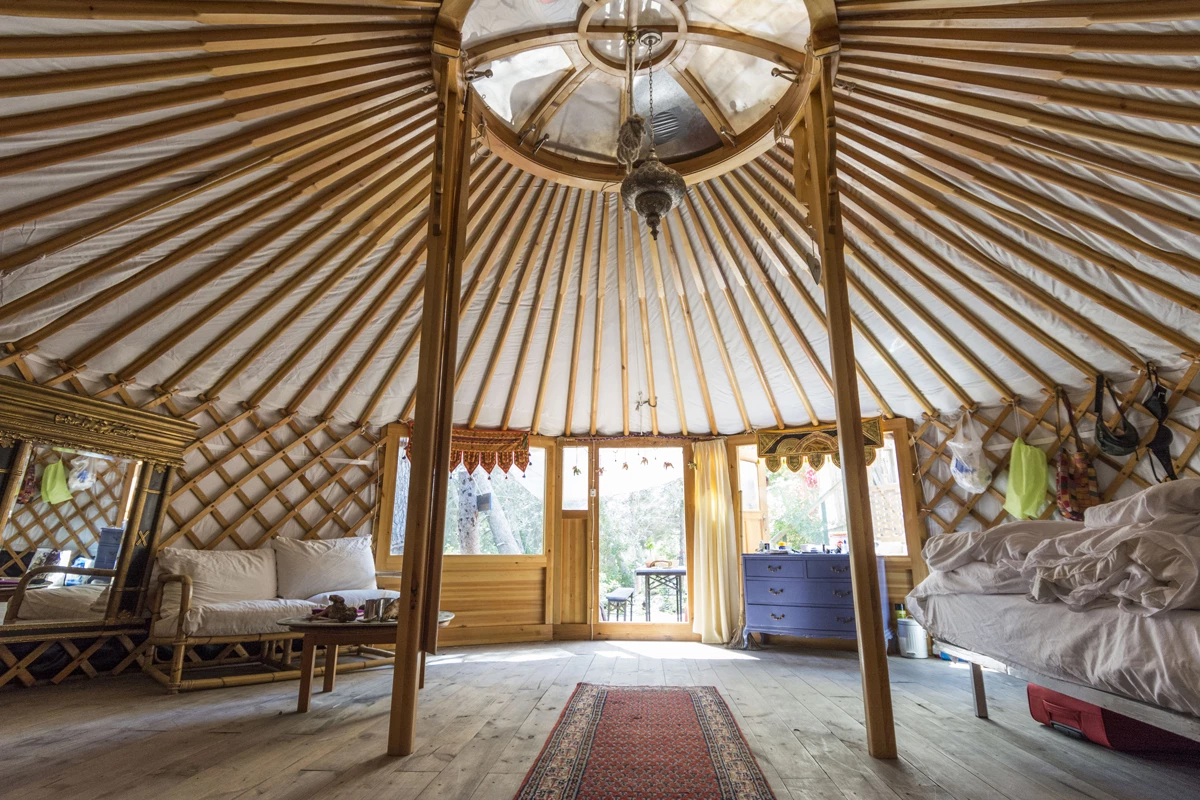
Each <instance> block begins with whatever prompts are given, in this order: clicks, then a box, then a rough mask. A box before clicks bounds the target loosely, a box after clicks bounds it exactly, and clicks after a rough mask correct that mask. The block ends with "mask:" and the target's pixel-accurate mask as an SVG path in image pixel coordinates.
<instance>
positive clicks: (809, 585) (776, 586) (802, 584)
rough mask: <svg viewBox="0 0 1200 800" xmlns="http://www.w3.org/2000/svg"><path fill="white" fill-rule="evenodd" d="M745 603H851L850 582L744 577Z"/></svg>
mask: <svg viewBox="0 0 1200 800" xmlns="http://www.w3.org/2000/svg"><path fill="white" fill-rule="evenodd" d="M746 602H747V603H749V604H751V605H767V606H839V607H848V606H851V605H853V604H854V598H853V596H852V594H851V591H850V581H848V580H847V581H818V580H799V579H796V578H747V579H746Z"/></svg>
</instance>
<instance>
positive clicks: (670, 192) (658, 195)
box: [618, 30, 687, 239]
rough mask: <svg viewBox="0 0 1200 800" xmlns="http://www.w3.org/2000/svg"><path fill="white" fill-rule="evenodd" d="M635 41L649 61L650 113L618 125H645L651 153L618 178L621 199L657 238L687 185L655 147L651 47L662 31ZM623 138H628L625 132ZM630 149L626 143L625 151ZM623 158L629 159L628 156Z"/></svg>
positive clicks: (630, 63) (630, 70)
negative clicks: (644, 48)
mask: <svg viewBox="0 0 1200 800" xmlns="http://www.w3.org/2000/svg"><path fill="white" fill-rule="evenodd" d="M632 39H633V37H632V36H631V37H629V39H627V51H626V61H625V63H626V67H627V75H626V86H627V95H628V96H629V98H630V103H631V104H632V98H633V74H634V72H635V71H636V70H635V68H634V64H633V57H632V49H633V41H632ZM636 40H637V42H638V43H639V44H642V45H644V46H645V47H646V58H647V59H649V60H650V62H651V67H650V70H649V98H650V115H649V116H648V117H647V118H646V120H645V122H644V123H643V122H642V119H641V118H640V117H633V116H630V117H629V118H628V119H627V120H626V123H625V124H624V125H622V126H621V132H622V134H626V133H627V129H628V130H630V131H631V130H632V129H633V126H631V125H630V124H629V123H631V122H634V121H636V122H637V125H638V126H639V127H640V126H641V125H642V124H645V125H646V126H647V127H648V129H649V130H648V134H649V137H650V152H649V153H648V154H647V157H646V160H645V161H643V162H642V163H641V164H640V165H639V166H638V167H636V168H635V169H633V170H632V171H631V172H630V173H629V174H628V175H626V176H625V180H623V181H621V200H622V201H624V203H625V208H627V209H629V210H631V211H636V212H637V213H638V215H639V216H641V218H642V219H644V220H645V221H646V225H647V226H648V227H649V228H650V236H651V237H652V238H654V239H658V228H659V224H660V223H661V221H662V218H663V217H665V216H666V215H667V214H668V213H670V211H671V210H672V209H674V208H677V207H678V206H680V205H681V204H682V203H683V198H684V195H685V193H686V192H687V185H686V184H684V182H683V176H682V175H680V174H679V173H678V172H676V171H675V170H673V169H671V168H670V167H668V166H667V165H666V164H664V163H662V162H661V161H659V160H658V154H657V153H656V152H655V150H654V67H653V56H654V48H655V47H656V46H657V45H658V43H659V42H661V41H662V34H660V33H659V32H658V31H654V30H646V31H641V32H639V33H637V34H636ZM630 111H632V109H630ZM625 138H629V137H628V135H626V136H625ZM629 149H630V148H629V146H628V144H627V143H626V145H625V150H626V151H627V150H629ZM621 155H622V154H621V153H619V154H618V158H621ZM625 157H626V158H628V156H627V155H626V156H625ZM630 161H632V159H630ZM627 168H628V167H627Z"/></svg>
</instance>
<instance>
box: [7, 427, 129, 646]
mask: <svg viewBox="0 0 1200 800" xmlns="http://www.w3.org/2000/svg"><path fill="white" fill-rule="evenodd" d="M10 449H11V450H12V451H13V452H11V453H8V452H3V451H0V463H3V462H5V461H10V460H15V459H16V458H17V456H18V453H17V452H15V451H16V450H18V449H20V450H21V451H22V452H21V455H24V459H23V463H18V464H14V468H15V469H20V470H22V471H23V474H22V478H21V485H20V487H19V489H18V491H17V496H16V498H15V499H14V501H13V508H12V511H11V513H10V514H9V517H8V521H7V523H6V524H5V526H4V530H3V534H2V536H0V619H2V620H3V622H2V623H0V624H3V625H4V626H6V627H8V628H11V627H13V626H19V625H24V626H28V625H38V626H40V625H44V624H46V623H60V622H100V621H103V619H104V618H105V614H106V612H107V609H108V600H109V596H110V594H111V592H110V587H111V585H112V582H113V577H114V576H115V570H116V568H117V564H118V563H119V561H120V556H121V553H122V549H123V543H124V540H125V530H126V525H127V523H128V521H129V516H130V513H131V512H132V510H133V509H132V506H133V499H134V496H135V489H136V486H137V479H138V475H139V473H140V470H141V467H142V462H141V461H140V460H135V459H130V458H120V457H117V456H107V455H103V454H100V453H95V452H89V451H86V450H76V449H73V448H66V447H55V446H51V445H44V444H31V445H29V446H27V447H24V448H22V447H20V446H18V447H14V448H10ZM25 451H28V453H27V454H25ZM14 472H15V470H14ZM58 568H69V571H68V570H65V569H58ZM31 572H32V573H34V574H32V575H31V576H30V579H29V580H28V582H27V583H26V584H25V586H24V589H23V590H22V589H21V586H20V579H21V578H22V577H24V576H25V575H26V574H27V573H31Z"/></svg>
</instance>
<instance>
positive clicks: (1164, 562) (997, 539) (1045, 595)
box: [922, 479, 1200, 616]
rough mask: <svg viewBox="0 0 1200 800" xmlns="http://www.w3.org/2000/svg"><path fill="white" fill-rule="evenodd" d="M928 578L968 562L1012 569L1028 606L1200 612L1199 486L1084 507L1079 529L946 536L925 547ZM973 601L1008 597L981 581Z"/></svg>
mask: <svg viewBox="0 0 1200 800" xmlns="http://www.w3.org/2000/svg"><path fill="white" fill-rule="evenodd" d="M922 554H923V556H924V558H925V562H926V563H927V564H928V565H929V568H930V569H931V570H933V571H934V572H935V573H942V572H951V571H959V570H961V569H962V568H964V567H966V566H968V565H972V564H988V565H992V566H995V567H998V568H1002V569H1003V571H1004V572H1003V574H1001V575H1000V576H999V577H1000V580H1001V583H1002V584H1003V586H1004V587H1007V585H1008V582H1009V581H1010V579H1011V578H1012V576H1013V575H1015V574H1016V572H1017V571H1019V573H1020V575H1021V577H1022V578H1024V580H1025V582H1026V588H1027V591H1028V596H1029V599H1030V600H1033V601H1034V602H1037V603H1054V602H1061V603H1065V604H1066V605H1067V606H1070V607H1071V608H1073V609H1076V610H1079V611H1085V610H1089V609H1094V608H1098V607H1101V606H1107V605H1112V604H1118V605H1119V606H1120V608H1121V609H1122V610H1123V611H1125V612H1127V613H1130V614H1138V615H1142V616H1154V615H1156V614H1161V613H1165V612H1167V611H1181V610H1187V609H1190V610H1200V479H1188V480H1181V481H1175V482H1172V483H1165V484H1160V485H1158V486H1153V487H1151V488H1149V489H1146V490H1145V491H1143V492H1140V493H1138V494H1137V495H1134V496H1133V497H1130V498H1128V499H1126V500H1120V501H1117V502H1115V503H1111V504H1108V505H1105V506H1099V507H1097V508H1093V509H1089V510H1088V512H1087V518H1086V520H1085V522H1081V523H1080V522H1051V521H1038V520H1034V521H1027V522H1026V521H1021V522H1012V523H1008V524H1005V525H999V526H997V527H995V528H992V529H991V530H988V531H981V532H965V533H949V534H943V535H940V536H935V537H933V538H932V539H930V540H929V541H928V542H927V543H926V545H925V548H924V550H923V553H922ZM974 591H975V592H977V593H980V594H988V593H1000V592H1007V588H997V587H991V586H987V585H986V584H981V585H979V586H978V587H976V588H975V589H974Z"/></svg>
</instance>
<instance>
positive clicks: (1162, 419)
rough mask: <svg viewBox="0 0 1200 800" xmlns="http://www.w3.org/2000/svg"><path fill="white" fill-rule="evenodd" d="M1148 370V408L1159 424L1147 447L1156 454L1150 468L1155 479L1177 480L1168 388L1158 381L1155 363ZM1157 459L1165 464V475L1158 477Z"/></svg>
mask: <svg viewBox="0 0 1200 800" xmlns="http://www.w3.org/2000/svg"><path fill="white" fill-rule="evenodd" d="M1146 372H1147V374H1148V375H1149V376H1150V394H1149V396H1147V397H1146V402H1145V403H1144V405H1145V406H1146V410H1147V411H1149V412H1150V413H1151V415H1153V417H1154V418H1155V419H1156V420H1158V424H1157V425H1156V426H1155V428H1154V436H1152V437H1151V438H1150V441H1149V443H1147V445H1146V447H1148V448H1149V449H1150V452H1151V453H1153V454H1154V458H1152V459H1150V469H1151V470H1153V471H1154V479H1155V480H1157V481H1158V482H1159V483H1163V482H1164V481H1173V480H1176V479H1177V478H1178V477H1179V476H1178V475H1176V474H1175V463H1174V461H1173V460H1172V458H1171V442H1172V441H1174V440H1175V433H1174V431H1172V430H1171V429H1170V428H1168V427H1167V416H1168V415H1169V414H1170V413H1171V409H1170V407H1169V406H1168V405H1167V389H1166V387H1165V386H1163V385H1162V384H1161V383H1159V381H1158V368H1157V367H1155V366H1154V365H1153V364H1147V365H1146ZM1155 461H1157V462H1158V463H1159V464H1162V465H1163V470H1164V474H1163V477H1161V478H1160V477H1158V467H1157V466H1155V464H1154V462H1155Z"/></svg>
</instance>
